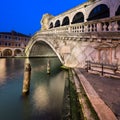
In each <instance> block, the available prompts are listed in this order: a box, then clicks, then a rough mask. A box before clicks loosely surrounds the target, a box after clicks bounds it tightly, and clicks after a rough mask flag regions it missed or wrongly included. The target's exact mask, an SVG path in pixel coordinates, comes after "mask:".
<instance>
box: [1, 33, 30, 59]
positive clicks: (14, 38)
mask: <svg viewBox="0 0 120 120" xmlns="http://www.w3.org/2000/svg"><path fill="white" fill-rule="evenodd" d="M29 40H30V36H28V35H24V34H22V33H18V32H15V31H11V32H0V57H14V56H22V55H24V53H23V52H24V49H25V47H26V45H27V43H28V42H29Z"/></svg>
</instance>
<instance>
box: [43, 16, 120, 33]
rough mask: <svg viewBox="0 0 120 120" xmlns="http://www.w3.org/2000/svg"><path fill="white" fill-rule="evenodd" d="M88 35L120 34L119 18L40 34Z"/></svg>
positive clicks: (53, 29) (95, 21) (70, 26)
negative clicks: (92, 33)
mask: <svg viewBox="0 0 120 120" xmlns="http://www.w3.org/2000/svg"><path fill="white" fill-rule="evenodd" d="M64 32H68V33H89V32H120V16H115V17H111V18H104V19H100V20H93V21H88V22H84V23H77V24H72V25H67V26H60V27H56V28H52V29H48V30H45V31H41V33H47V34H52V33H64Z"/></svg>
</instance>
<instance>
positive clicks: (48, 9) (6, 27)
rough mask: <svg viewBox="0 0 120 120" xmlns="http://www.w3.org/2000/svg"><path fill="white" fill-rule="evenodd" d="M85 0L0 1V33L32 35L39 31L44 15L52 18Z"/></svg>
mask: <svg viewBox="0 0 120 120" xmlns="http://www.w3.org/2000/svg"><path fill="white" fill-rule="evenodd" d="M86 1H87V0H1V2H0V32H10V31H11V30H15V31H16V32H20V33H24V34H27V35H29V34H31V35H33V34H34V33H35V32H36V31H38V30H39V29H40V20H41V18H42V15H43V14H45V13H49V14H52V15H54V16H56V15H58V14H60V13H63V12H65V11H67V10H69V9H71V8H73V7H75V6H77V5H79V4H81V3H84V2H86Z"/></svg>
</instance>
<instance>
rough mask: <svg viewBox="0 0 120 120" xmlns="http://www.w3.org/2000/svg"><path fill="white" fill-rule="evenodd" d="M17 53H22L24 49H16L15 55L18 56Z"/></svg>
mask: <svg viewBox="0 0 120 120" xmlns="http://www.w3.org/2000/svg"><path fill="white" fill-rule="evenodd" d="M17 55H22V50H21V49H15V50H14V56H17Z"/></svg>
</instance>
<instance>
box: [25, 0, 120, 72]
mask: <svg viewBox="0 0 120 120" xmlns="http://www.w3.org/2000/svg"><path fill="white" fill-rule="evenodd" d="M41 25H42V28H41V30H40V31H38V32H36V34H35V35H34V36H33V37H32V38H31V40H30V42H29V44H28V46H27V47H26V50H25V53H26V56H27V57H39V56H44V55H45V56H49V55H51V56H54V55H57V56H58V58H59V59H60V61H61V62H62V64H64V65H65V66H68V67H81V68H85V67H86V61H89V63H93V64H97V63H102V64H105V65H108V67H111V68H113V69H115V68H116V69H115V72H116V71H117V72H119V69H120V68H119V64H120V1H119V0H114V1H113V0H89V1H88V2H85V3H84V4H81V5H79V6H77V7H75V8H73V9H71V10H68V11H66V12H64V13H62V14H60V15H58V16H52V15H50V14H44V15H43V18H42V20H41ZM43 48H44V51H43ZM52 51H54V53H53V52H52Z"/></svg>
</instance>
